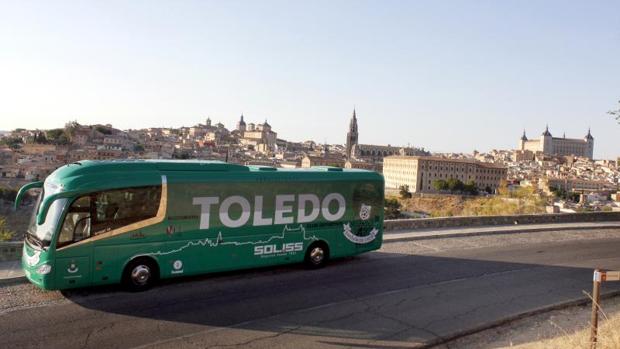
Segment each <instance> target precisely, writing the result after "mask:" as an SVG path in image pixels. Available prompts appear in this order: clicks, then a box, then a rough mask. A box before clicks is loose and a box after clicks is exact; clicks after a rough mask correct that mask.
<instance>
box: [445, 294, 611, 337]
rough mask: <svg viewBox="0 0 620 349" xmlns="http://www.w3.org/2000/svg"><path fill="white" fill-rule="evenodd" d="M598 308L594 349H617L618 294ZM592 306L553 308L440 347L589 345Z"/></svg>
mask: <svg viewBox="0 0 620 349" xmlns="http://www.w3.org/2000/svg"><path fill="white" fill-rule="evenodd" d="M584 293H585V292H584ZM586 294H587V293H586ZM601 308H602V309H601V311H600V312H599V314H600V315H599V331H598V333H599V336H598V343H597V349H612V348H614V349H616V348H617V349H620V297H612V298H609V299H606V300H604V301H603V305H602V306H601ZM591 309H592V308H591V305H590V304H587V305H583V306H575V307H569V308H564V309H558V310H553V311H551V312H548V313H543V314H538V315H534V316H531V317H528V318H524V319H521V320H517V321H515V322H511V323H509V324H506V325H503V326H500V327H496V328H492V329H489V330H486V331H482V332H479V333H477V334H474V335H471V336H467V337H464V338H461V339H458V340H456V341H454V342H451V343H449V344H450V345H449V346H448V345H446V346H440V347H439V348H440V349H448V348H458V349H496V348H519V349H543V348H544V349H547V348H551V349H571V348H583V349H589V348H590V314H591Z"/></svg>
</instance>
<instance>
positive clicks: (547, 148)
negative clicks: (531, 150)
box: [540, 125, 554, 154]
mask: <svg viewBox="0 0 620 349" xmlns="http://www.w3.org/2000/svg"><path fill="white" fill-rule="evenodd" d="M540 146H541V147H542V149H540V150H541V151H542V152H543V153H544V154H553V152H554V151H553V136H552V135H551V132H549V125H547V126H546V127H545V132H543V134H542V135H541V136H540Z"/></svg>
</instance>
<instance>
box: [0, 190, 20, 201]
mask: <svg viewBox="0 0 620 349" xmlns="http://www.w3.org/2000/svg"><path fill="white" fill-rule="evenodd" d="M15 197H17V190H15V189H11V188H4V187H0V199H2V200H6V201H15Z"/></svg>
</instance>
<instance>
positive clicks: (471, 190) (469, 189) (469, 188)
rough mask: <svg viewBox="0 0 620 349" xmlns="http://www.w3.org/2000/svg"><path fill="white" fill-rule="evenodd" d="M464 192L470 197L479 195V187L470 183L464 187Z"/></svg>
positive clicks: (474, 183)
mask: <svg viewBox="0 0 620 349" xmlns="http://www.w3.org/2000/svg"><path fill="white" fill-rule="evenodd" d="M463 191H464V192H465V193H467V194H470V195H478V186H477V185H476V182H474V181H469V182H467V184H465V185H463Z"/></svg>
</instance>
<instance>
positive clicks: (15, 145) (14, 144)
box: [0, 137, 24, 149]
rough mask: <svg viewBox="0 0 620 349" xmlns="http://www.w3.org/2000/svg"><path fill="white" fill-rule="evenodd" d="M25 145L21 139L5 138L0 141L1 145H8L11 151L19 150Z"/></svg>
mask: <svg viewBox="0 0 620 349" xmlns="http://www.w3.org/2000/svg"><path fill="white" fill-rule="evenodd" d="M23 143H24V142H23V141H22V139H21V138H20V137H4V138H2V139H1V140H0V144H4V145H7V146H8V147H9V148H11V149H19V148H21V146H22V144H23Z"/></svg>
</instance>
